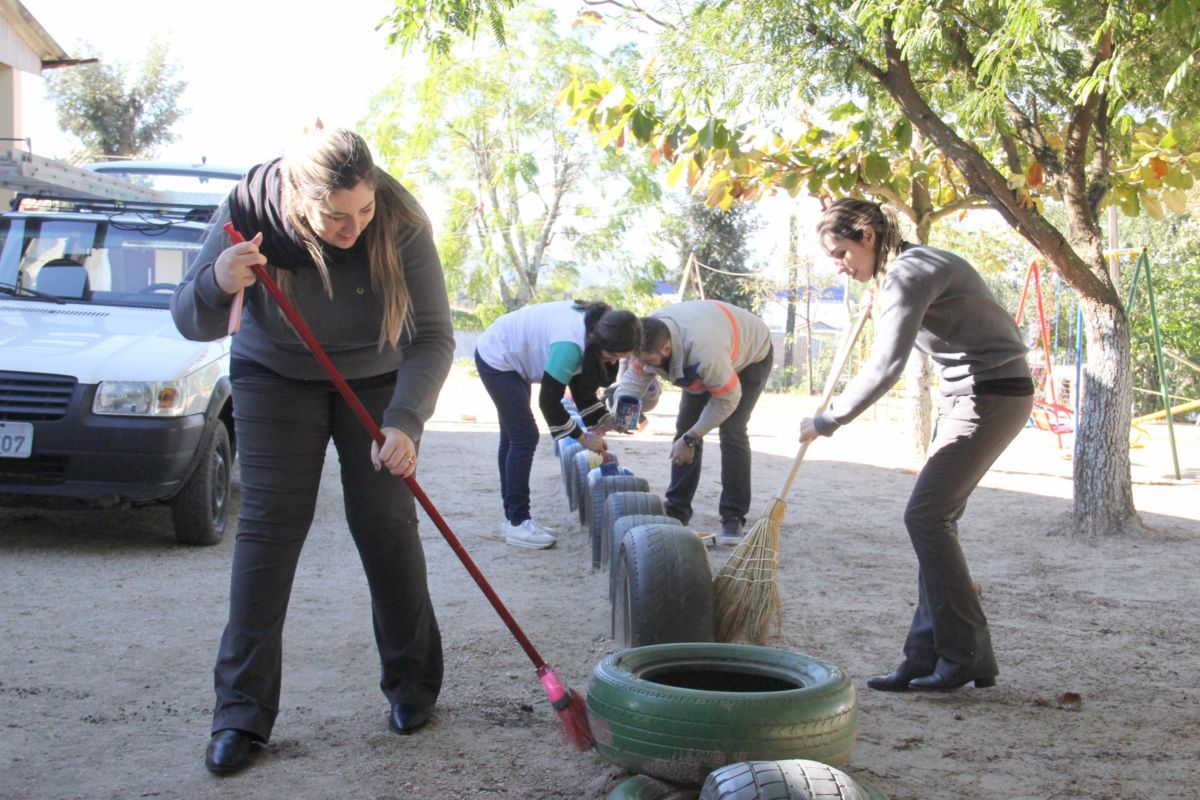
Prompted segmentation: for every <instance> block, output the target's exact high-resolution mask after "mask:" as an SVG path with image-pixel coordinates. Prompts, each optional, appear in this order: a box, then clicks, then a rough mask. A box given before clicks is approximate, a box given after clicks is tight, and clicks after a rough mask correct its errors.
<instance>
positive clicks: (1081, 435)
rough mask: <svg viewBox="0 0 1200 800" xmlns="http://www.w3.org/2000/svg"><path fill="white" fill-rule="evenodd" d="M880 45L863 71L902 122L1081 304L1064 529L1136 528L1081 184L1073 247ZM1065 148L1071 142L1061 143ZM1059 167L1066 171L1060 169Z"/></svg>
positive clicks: (1119, 364)
mask: <svg viewBox="0 0 1200 800" xmlns="http://www.w3.org/2000/svg"><path fill="white" fill-rule="evenodd" d="M884 49H885V51H886V53H887V69H886V71H883V70H880V69H879V68H878V67H875V66H874V65H871V64H870V63H869V62H868V63H867V67H866V68H867V69H868V70H874V71H875V72H874V73H873V74H874V75H875V77H876V78H877V79H878V80H879V82H880V83H881V84H882V85H883V86H884V88H886V89H887V91H888V93H889V94H890V95H891V96H892V98H893V99H894V100H895V101H896V102H897V104H899V106H900V108H901V109H902V110H903V111H904V114H905V116H907V117H908V118H909V119H910V120H912V123H913V127H914V128H916V129H917V130H919V131H920V132H921V134H922V135H923V136H925V137H926V138H928V139H929V140H930V141H931V142H933V143H934V144H935V145H936V146H937V148H938V149H939V150H941V151H942V153H944V154H945V155H946V157H947V158H949V159H950V160H952V161H953V162H954V165H955V166H956V167H958V170H959V172H961V173H962V174H963V176H964V177H965V178H966V180H967V183H968V184H969V185H970V187H971V191H972V192H973V193H974V194H977V195H979V196H981V197H985V198H987V200H988V202H989V203H990V204H991V206H992V207H993V208H995V209H996V210H997V211H998V212H999V213H1000V215H1001V216H1002V217H1004V219H1005V221H1007V222H1008V223H1009V225H1011V226H1012V227H1013V228H1014V229H1015V230H1017V231H1019V232H1020V233H1021V235H1022V236H1024V237H1025V239H1026V240H1027V241H1029V243H1030V244H1032V245H1033V246H1034V247H1036V248H1037V249H1038V250H1039V251H1040V252H1041V253H1042V255H1043V256H1044V257H1045V258H1046V260H1047V261H1048V262H1050V263H1051V264H1053V265H1054V267H1055V269H1057V270H1058V274H1059V275H1061V276H1062V278H1063V279H1064V280H1065V281H1066V282H1067V283H1068V284H1069V285H1070V286H1071V288H1072V289H1074V290H1075V291H1076V293H1077V294H1078V296H1079V302H1080V303H1081V304H1082V306H1083V309H1084V325H1085V329H1086V331H1087V344H1088V361H1087V366H1086V369H1085V374H1086V376H1087V378H1086V380H1087V383H1086V392H1085V394H1084V395H1083V406H1082V408H1081V409H1080V419H1079V420H1078V424H1077V426H1076V427H1077V428H1078V429H1079V430H1078V431H1077V432H1076V436H1075V504H1074V508H1073V511H1072V521H1073V523H1074V527H1073V532H1074V533H1075V534H1078V535H1082V536H1096V535H1102V534H1103V535H1111V534H1119V533H1132V532H1135V531H1143V530H1144V529H1145V528H1144V526H1143V525H1142V524H1141V519H1140V518H1139V517H1138V514H1137V510H1136V509H1135V508H1134V505H1133V477H1132V473H1131V470H1130V460H1129V424H1130V420H1131V416H1130V415H1131V408H1132V399H1133V387H1132V384H1131V383H1130V378H1129V353H1130V349H1129V320H1128V319H1127V318H1126V316H1125V310H1124V308H1123V307H1122V305H1121V300H1120V298H1119V297H1118V296H1117V293H1116V290H1115V289H1114V288H1113V286H1112V282H1111V281H1110V280H1109V277H1108V273H1107V270H1106V269H1105V259H1104V256H1103V253H1102V248H1101V243H1100V240H1099V238H1098V236H1095V235H1092V236H1090V237H1089V233H1093V232H1092V231H1090V230H1084V228H1090V227H1095V226H1094V225H1089V224H1088V223H1089V221H1088V220H1087V219H1086V211H1085V208H1086V200H1085V199H1084V198H1085V193H1084V192H1083V191H1082V188H1083V187H1082V186H1075V187H1073V191H1072V192H1069V194H1070V195H1071V196H1067V197H1065V198H1064V202H1065V205H1066V206H1067V214H1068V220H1069V223H1070V224H1071V225H1072V227H1073V229H1074V230H1073V234H1074V237H1075V238H1076V239H1077V241H1078V242H1080V244H1078V245H1075V246H1073V245H1072V244H1070V243H1068V242H1067V240H1066V239H1065V238H1064V237H1063V235H1062V234H1061V233H1060V232H1059V231H1058V229H1056V228H1055V227H1054V226H1053V225H1051V224H1050V223H1049V221H1048V220H1046V219H1045V217H1043V216H1042V215H1041V214H1039V213H1038V212H1037V210H1036V209H1035V208H1031V207H1030V206H1029V205H1027V204H1024V203H1022V202H1021V201H1020V198H1019V197H1018V196H1017V195H1016V193H1015V192H1013V190H1011V189H1009V188H1008V184H1007V181H1006V179H1005V177H1004V176H1003V175H1001V174H1000V172H999V170H997V169H996V168H995V166H993V165H992V163H991V162H989V161H988V160H987V159H986V158H984V157H983V155H982V154H981V153H980V152H979V150H977V149H976V148H975V147H974V146H973V145H971V144H970V143H968V142H966V141H965V140H964V139H963V138H962V137H961V136H959V134H958V133H957V132H956V131H955V130H953V129H952V128H951V127H950V126H949V125H947V124H946V122H945V121H944V120H943V119H942V118H941V117H939V116H938V115H937V113H935V112H934V111H933V109H931V108H930V107H929V104H928V103H927V102H926V101H925V98H924V97H922V96H921V93H920V92H919V91H918V90H917V88H916V86H915V84H914V83H913V81H912V75H911V74H910V72H909V69H908V62H907V61H905V60H904V58H903V57H902V55H901V53H900V48H899V47H898V46H897V44H896V42H895V39H894V38H893V37H892V35H891V30H890V28H885V30H884ZM1077 135H1078V132H1077V131H1076V132H1073V136H1077ZM1069 138H1070V137H1069ZM1068 149H1072V146H1071V144H1070V143H1068ZM1075 150H1076V155H1077V157H1082V153H1083V152H1084V150H1083V148H1082V147H1081V146H1076V147H1075ZM1075 166H1076V167H1078V165H1077V164H1076V165H1075ZM1066 172H1067V174H1068V175H1070V174H1071V171H1070V170H1067V171H1066ZM1076 182H1077V183H1078V181H1076Z"/></svg>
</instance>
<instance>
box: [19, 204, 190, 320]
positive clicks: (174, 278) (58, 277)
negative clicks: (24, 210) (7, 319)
mask: <svg viewBox="0 0 1200 800" xmlns="http://www.w3.org/2000/svg"><path fill="white" fill-rule="evenodd" d="M203 236H204V226H203V225H201V224H197V223H177V222H171V221H169V220H147V219H145V218H142V217H130V216H124V215H123V216H114V217H96V218H94V219H80V218H77V217H76V218H72V217H66V216H62V217H52V216H36V215H30V216H16V215H14V216H8V217H3V218H0V285H3V286H7V287H10V288H12V289H14V290H15V291H14V292H13V293H12V294H11V295H6V296H11V297H19V296H21V295H22V291H21V290H23V289H31V290H34V291H35V292H38V293H40V294H42V295H52V296H54V297H60V298H62V299H64V300H68V301H71V302H83V303H91V304H96V305H118V306H140V307H146V308H165V307H166V306H167V304H168V302H169V301H170V298H171V294H172V292H173V291H174V289H175V286H176V285H177V284H178V283H179V282H180V280H182V278H183V275H184V273H185V272H186V271H187V268H188V267H189V266H190V265H191V262H192V259H193V258H194V257H195V255H196V253H197V251H199V249H200V242H201V239H202V238H203Z"/></svg>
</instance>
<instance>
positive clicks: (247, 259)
mask: <svg viewBox="0 0 1200 800" xmlns="http://www.w3.org/2000/svg"><path fill="white" fill-rule="evenodd" d="M225 232H226V233H228V234H229V241H230V242H232V244H230V246H229V247H227V248H225V249H224V250H222V251H221V255H219V256H217V263H216V264H214V265H213V274H214V277H215V278H216V281H217V285H218V286H220V287H221V288H222V289H224V290H225V291H226V292H229V293H230V294H232V295H233V305H231V306H230V307H229V328H228V330H227V333H228V334H229V335H230V336H232V335H233V334H235V333H237V332H238V330H239V329H240V328H241V326H242V304H243V303H244V302H245V299H246V287H247V286H250V285H251V284H253V283H254V282H255V281H256V280H257V277H256V276H255V273H254V266H255V265H256V264H257V265H260V266H261V265H263V264H266V263H267V258H266V256H264V255H263V254H262V253H261V252H259V249H258V247H259V245H261V244H262V233H261V232H260V233H256V234H255V235H254V238H253V239H250V240H249V241H247V240H246V237H244V236H242V235H241V234H240V233H238V232H237V230H235V229H234V227H233V223H232V222H227V223H226V224H225Z"/></svg>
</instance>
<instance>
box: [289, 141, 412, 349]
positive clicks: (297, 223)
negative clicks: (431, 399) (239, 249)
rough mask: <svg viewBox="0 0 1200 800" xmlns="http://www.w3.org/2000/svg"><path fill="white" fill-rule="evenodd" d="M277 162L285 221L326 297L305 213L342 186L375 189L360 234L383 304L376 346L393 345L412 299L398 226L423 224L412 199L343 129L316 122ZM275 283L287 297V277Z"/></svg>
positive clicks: (322, 265) (317, 247) (321, 256)
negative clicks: (371, 215)
mask: <svg viewBox="0 0 1200 800" xmlns="http://www.w3.org/2000/svg"><path fill="white" fill-rule="evenodd" d="M306 134H307V136H306V137H305V138H304V140H303V141H302V142H301V143H300V144H299V145H298V146H297V147H295V148H293V150H291V151H289V152H288V154H287V155H285V156H284V159H283V162H282V163H281V165H280V171H281V173H282V176H283V206H284V209H285V213H286V214H287V219H288V222H290V223H291V225H292V228H293V229H294V230H295V231H296V233H297V234H298V235H299V237H300V240H301V242H302V243H303V245H304V247H305V249H306V250H308V253H309V255H310V256H311V257H312V260H313V262H314V263H315V264H316V265H317V271H318V273H319V274H320V276H321V283H322V284H323V285H324V286H325V292H326V294H328V295H329V297H330V299H332V298H333V284H332V282H331V281H330V278H329V265H328V262H327V259H326V257H325V249H324V247H323V246H322V241H321V239H320V237H318V236H317V234H316V233H315V232H314V231H313V229H312V227H311V226H310V225H309V223H308V218H307V216H306V215H305V211H306V210H307V209H310V208H312V207H313V206H316V205H320V204H321V203H324V202H325V201H326V200H328V199H329V196H330V195H331V194H333V193H334V192H336V191H339V190H342V189H353V188H354V187H355V186H358V184H359V183H361V182H364V181H365V182H366V183H367V185H368V186H370V187H371V188H372V189H374V191H375V216H374V218H373V219H372V220H371V222H370V223H369V224H368V225H367V227H366V228H365V229H364V230H363V233H362V235H363V236H365V237H366V243H367V261H368V263H369V264H370V269H371V288H372V289H374V291H375V294H376V295H378V296H379V297H380V299H381V301H382V303H383V322H382V325H381V326H380V331H379V349H380V350H382V349H383V346H384V345H385V344H391V345H392V347H395V346H396V344H397V342H398V341H399V340H400V335H401V334H402V333H403V332H404V331H405V330H406V329H407V328H408V325H409V321H410V320H409V315H410V312H411V310H412V298H411V297H409V294H408V286H407V284H406V283H405V279H404V264H403V262H402V260H401V257H400V238H401V232H402V229H403V228H406V227H413V226H422V225H427V224H428V222H429V220H428V218H427V217H426V216H425V214H424V212H423V211H422V210H421V207H420V206H419V205H418V204H417V201H416V200H415V199H414V198H413V197H412V195H410V194H409V193H408V192H407V191H406V190H405V189H404V187H403V186H401V185H400V183H399V182H398V181H397V180H396V179H395V178H393V177H392V176H391V175H388V174H387V173H386V172H384V171H383V170H382V169H380V168H379V167H377V166H375V161H374V159H373V158H372V157H371V151H370V148H369V147H367V143H366V141H365V140H364V139H363V138H362V137H361V136H359V135H358V134H357V133H355V132H354V131H352V130H349V129H347V128H331V129H326V128H325V127H324V125H322V124H321V121H320V120H317V122H316V124H315V125H314V126H313V129H312V130H310V131H306ZM279 277H280V286H281V287H282V288H283V290H284V292H287V293H288V294H289V296H290V293H291V292H290V289H291V275H290V274H288V273H286V272H283V273H281V274H280V276H279Z"/></svg>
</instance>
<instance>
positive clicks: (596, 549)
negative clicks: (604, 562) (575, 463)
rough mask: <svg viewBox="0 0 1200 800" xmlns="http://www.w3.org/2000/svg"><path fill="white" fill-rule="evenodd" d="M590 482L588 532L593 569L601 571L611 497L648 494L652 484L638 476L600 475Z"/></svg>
mask: <svg viewBox="0 0 1200 800" xmlns="http://www.w3.org/2000/svg"><path fill="white" fill-rule="evenodd" d="M590 481H591V487H590V493H591V501H590V502H589V503H588V513H587V531H588V537H589V540H590V541H591V543H592V569H600V540H601V537H602V536H603V534H604V512H605V509H606V508H607V506H606V504H607V503H608V498H609V495H613V494H616V493H617V492H648V491H650V483H649V482H648V481H647V480H646V479H645V478H639V477H637V476H636V475H598V476H596V477H595V478H591V479H590Z"/></svg>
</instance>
